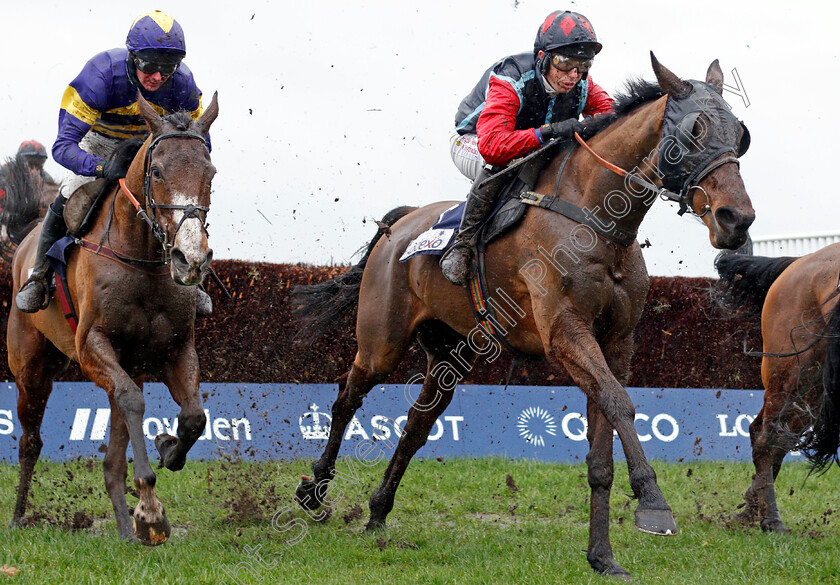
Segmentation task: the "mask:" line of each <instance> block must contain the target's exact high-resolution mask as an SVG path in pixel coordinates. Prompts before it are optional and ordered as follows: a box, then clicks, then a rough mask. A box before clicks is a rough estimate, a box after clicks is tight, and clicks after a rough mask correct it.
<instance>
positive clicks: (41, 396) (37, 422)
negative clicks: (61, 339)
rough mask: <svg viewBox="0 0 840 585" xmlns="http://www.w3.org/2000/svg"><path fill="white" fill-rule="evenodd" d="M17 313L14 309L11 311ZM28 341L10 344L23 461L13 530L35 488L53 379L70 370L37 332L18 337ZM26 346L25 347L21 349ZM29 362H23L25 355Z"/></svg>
mask: <svg viewBox="0 0 840 585" xmlns="http://www.w3.org/2000/svg"><path fill="white" fill-rule="evenodd" d="M12 312H13V313H14V312H15V309H12ZM19 335H20V336H21V337H24V336H25V337H26V339H18V340H17V341H16V343H14V344H10V347H9V349H10V352H11V353H12V356H11V358H12V359H11V360H10V361H11V362H13V363H14V366H13V367H14V369H15V370H16V373H15V382H16V384H17V387H18V392H19V394H18V407H17V411H18V419H19V420H20V425H21V429H22V432H21V436H20V443H19V449H18V456H19V459H20V482H19V484H18V493H17V501H16V502H15V509H14V513H13V514H12V526H20V525H21V521H22V520H23V517H24V516H25V515H26V503H27V499H28V497H29V489H30V486H31V484H32V475H33V473H34V471H35V464H36V463H37V462H38V457H39V456H40V455H41V447H42V446H43V441H42V440H41V422H42V421H43V420H44V411H45V409H46V407H47V400H48V399H49V397H50V393H51V392H52V386H53V378H54V377H55V376H56V374H58V373H59V372H61V371H62V370H63V369H64V368H66V367H67V364H68V360H67V358H66V357H64V355H62V354H61V353H60V352H59V351H58V350H57V349H56V348H55V346H54V345H52V344H51V343H50V342H48V341H47V340H46V339H45V338H44V336H43V335H41V334H40V333H38V332H35V331H31V332H28V333H27V332H23V331H21V332H20V333H19ZM21 344H24V345H25V346H26V347H25V348H23V347H21ZM26 353H28V355H29V358H28V359H27V360H26V361H23V359H21V358H23V356H24V354H26Z"/></svg>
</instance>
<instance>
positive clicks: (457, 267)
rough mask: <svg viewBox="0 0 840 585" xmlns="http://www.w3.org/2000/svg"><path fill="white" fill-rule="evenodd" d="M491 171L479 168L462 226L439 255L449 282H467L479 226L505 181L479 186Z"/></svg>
mask: <svg viewBox="0 0 840 585" xmlns="http://www.w3.org/2000/svg"><path fill="white" fill-rule="evenodd" d="M491 175H492V173H491V172H490V171H489V170H488V169H486V168H482V169H481V171H479V173H478V176H477V177H476V178H475V181H474V182H473V185H472V188H471V189H470V192H469V194H468V195H467V204H466V206H465V207H464V216H463V217H462V218H461V227H460V228H459V230H458V233H457V234H456V235H455V243H453V244H452V247H451V248H449V250H447V251H446V253H445V254H444V255H443V257H442V258H441V259H440V269H441V271H442V272H443V275H444V276H445V277H446V278H447V279H448V280H449V282H451V283H452V284H455V285H458V286H467V283H468V282H469V278H470V265H471V264H472V249H473V246H475V245H476V243H477V237H478V230H479V228H480V227H481V225H482V224H483V223H484V222H485V221H486V220H487V217H488V216H489V215H490V213H491V212H492V211H493V208H494V207H495V205H496V201H497V199H498V196H499V193H500V192H501V191H502V188H503V187H504V186H505V181H495V182H493V183H492V184H490V185H488V186H487V187H485V188H483V189H482V188H479V186H480V185H481V183H482V182H483V181H485V180H486V179H487V178H489V177H490V176H491Z"/></svg>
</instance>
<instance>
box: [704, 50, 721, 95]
mask: <svg viewBox="0 0 840 585" xmlns="http://www.w3.org/2000/svg"><path fill="white" fill-rule="evenodd" d="M706 83H708V84H709V85H711V86H712V87H714V88H715V89H716V90H717V92H718V93H719V94H721V95H723V70H722V69H721V68H720V63H718V60H717V59H715V60H714V61H712V64H711V65H709V70H708V71H706Z"/></svg>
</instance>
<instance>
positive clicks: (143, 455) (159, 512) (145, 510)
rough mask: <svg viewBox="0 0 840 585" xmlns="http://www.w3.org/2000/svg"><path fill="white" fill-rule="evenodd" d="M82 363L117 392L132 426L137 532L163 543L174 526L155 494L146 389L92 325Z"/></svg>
mask: <svg viewBox="0 0 840 585" xmlns="http://www.w3.org/2000/svg"><path fill="white" fill-rule="evenodd" d="M79 364H80V365H81V368H82V373H84V374H85V376H87V377H88V378H89V379H90V380H91V381H92V382H93V383H94V384H96V385H97V386H99V387H100V388H104V389H105V391H106V392H107V393H108V394H109V396H113V400H114V402H115V403H116V405H117V408H118V410H119V411H120V416H121V417H122V418H123V420H124V421H125V424H126V427H127V429H128V436H129V439H130V441H131V447H132V451H133V452H134V486H135V488H136V489H137V493H138V495H139V497H140V502H139V503H138V504H137V506H136V507H135V509H134V534H135V535H136V536H137V538H139V539H140V542H142V543H143V544H146V545H157V544H162V543H164V542H166V540H167V539H168V538H169V532H170V526H169V521H168V520H167V519H166V513H165V512H164V510H163V505H161V503H160V502H159V501H158V499H157V496H156V494H155V482H156V481H157V477H156V476H155V472H154V471H153V470H152V466H151V465H150V463H149V455H148V453H147V452H146V440H145V436H144V435H143V414H144V412H145V410H146V402H145V400H144V399H143V391H142V390H141V389H140V388H139V387H138V386H137V384H135V383H134V381H133V380H132V379H131V378H130V377H129V376H128V374H127V373H126V372H125V371H124V370H123V369H122V368H121V367H120V365H119V359H118V357H117V354H116V351H115V350H114V347H113V346H112V345H111V342H110V341H109V340H108V338H107V337H106V336H105V334H104V332H102V331H101V330H99V329H98V328H92V329H90V330H89V331H88V332H87V335H86V336H85V338H84V341H83V342H82V343H81V344H79Z"/></svg>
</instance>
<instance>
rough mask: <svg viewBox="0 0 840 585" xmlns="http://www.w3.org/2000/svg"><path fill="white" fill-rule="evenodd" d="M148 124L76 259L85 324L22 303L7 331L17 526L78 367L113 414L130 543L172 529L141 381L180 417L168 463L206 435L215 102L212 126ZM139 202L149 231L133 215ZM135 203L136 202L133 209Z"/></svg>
mask: <svg viewBox="0 0 840 585" xmlns="http://www.w3.org/2000/svg"><path fill="white" fill-rule="evenodd" d="M138 102H139V107H140V113H141V114H142V116H143V118H144V119H145V121H146V123H147V125H148V126H149V128H150V130H151V135H150V136H149V138H148V139H147V140H146V141H145V143H144V144H143V146H142V147H140V150H139V152H138V153H137V154H136V156H135V157H134V159H133V162H132V163H131V166H130V168H129V170H128V174H127V176H126V178H125V181H124V185H122V186H117V185H114V188H113V189H112V190H111V191H110V193H109V194H108V195H106V199H105V201H104V203H103V204H102V205H101V207H100V208H99V212H98V216H97V218H96V221H95V224H94V225H93V227H92V229H91V230H90V232H88V233H87V234H86V236H84V237H83V238H82V239H81V240H80V241H81V242H82V245H80V246H76V247H75V248H74V249H72V251H71V252H70V253H69V256H68V263H67V280H68V284H69V290H70V294H71V298H72V301H73V303H74V305H75V308H76V312H77V315H78V322H77V328H76V331H75V332H74V331H73V328H72V327H71V325H70V324H68V321H67V320H66V319H65V316H64V312H63V310H62V308H61V306H60V304H59V303H58V302H57V301H56V300H55V299H53V302H51V303H50V305H49V307H48V308H47V309H45V310H42V311H39V312H37V313H32V314H26V313H22V312H20V311H19V310H18V309H17V308H16V307H15V303H14V301H12V303H11V307H12V309H11V314H10V315H9V324H8V331H7V343H8V348H9V365H10V367H11V370H12V373H13V374H14V375H15V381H16V383H17V387H18V390H19V397H18V417H19V419H20V423H21V426H22V429H23V433H22V435H21V438H20V449H19V456H20V484H19V487H18V496H17V502H16V504H15V509H14V515H13V517H12V525H13V526H18V525H20V524H21V522H22V520H23V518H24V515H25V513H26V502H27V497H28V493H29V488H30V483H31V479H32V474H33V470H34V467H35V463H36V462H37V460H38V456H39V454H40V451H41V446H42V440H41V434H40V427H41V421H42V420H43V415H44V410H45V408H46V405H47V400H48V398H49V396H50V393H51V391H52V384H53V379H54V378H55V376H56V375H58V374H59V373H60V372H62V371H63V370H64V369H65V368H66V367H67V365H68V364H69V361H70V360H74V361H77V362H78V363H79V365H80V367H81V371H82V373H83V374H84V375H85V376H86V377H87V378H89V379H90V380H91V381H93V382H94V383H96V385H97V386H99V387H101V388H104V389H105V391H106V393H107V394H108V399H109V401H110V404H111V430H110V439H109V442H108V450H107V453H106V454H105V460H104V468H105V486H106V488H107V491H108V495H109V496H110V498H111V502H112V504H113V507H114V513H115V515H116V520H117V528H118V530H119V534H120V536H121V537H122V538H126V539H133V538H134V536H135V535H136V537H137V538H139V539H140V541H141V542H143V543H144V544H149V545H154V544H160V543H162V542H165V541H166V539H167V538H168V536H169V532H170V527H169V522H168V520H167V518H166V514H165V512H164V510H163V506H162V505H161V503H160V502H159V501H158V499H157V496H156V494H155V482H156V476H155V473H154V471H153V470H152V467H151V464H150V462H149V456H148V454H147V451H146V443H145V438H144V434H143V413H144V409H145V402H144V399H143V379H144V376H145V375H152V376H155V377H157V378H158V379H160V380H161V381H163V382H164V383H165V384H166V385H167V387H168V388H169V391H170V393H171V394H172V397H173V399H174V400H175V402H176V403H178V405H179V406H180V407H181V411H180V414H179V415H178V428H177V435H178V436H177V437H173V436H170V435H165V434H162V435H158V436H157V437H156V439H155V445H156V447H157V449H158V451H159V452H160V456H161V463H162V465H163V466H165V467H167V468H168V469H171V470H179V469H181V468H182V467H183V466H184V463H185V461H186V455H187V452H188V451H189V449H190V448H191V447H192V445H193V444H194V443H195V441H196V440H197V439H198V437H199V436H200V435H201V432H202V431H203V429H204V425H205V415H204V412H203V410H202V407H201V398H200V395H199V392H198V388H199V365H198V357H197V354H196V350H195V341H194V339H195V331H194V325H195V295H196V289H195V285H198V284H200V283H201V280H202V279H203V277H204V276H205V275H206V274H207V272H208V271H209V270H210V262H211V260H212V250H210V248H209V244H208V240H207V229H206V214H207V212H208V210H209V206H210V189H211V181H212V179H213V175H214V174H215V172H216V169H215V168H214V167H213V165H212V163H211V162H210V154H209V152H208V150H207V147H206V144H205V136H206V135H207V132H208V131H209V129H210V125H211V124H212V123H213V121H214V120H215V119H216V116H217V115H218V111H219V110H218V104H217V100H216V96H215V95H214V96H213V100H212V102H211V103H210V105H209V106H208V108H207V110H206V111H205V112H204V113H203V115H202V116H201V117H200V118H199V119H197V120H192V119H190V116H189V114H186V113H175V114H169V115H167V116H164V117H161V116H159V115H158V114H157V112H155V110H154V109H153V108H152V106H151V105H149V104H148V102H146V101H145V100H144V99H143V98H142V96H140V97H139V98H138ZM133 193H138V194H141V193H142V194H143V197H142V199H141V201H140V202H139V203H138V205H140V207H141V209H142V210H143V211H144V213H145V216H144V217H145V218H146V219H147V221H145V222H144V221H142V220H141V219H140V216H139V215H138V211H137V209H136V208H135V206H134V203H132V201H131V199H132V198H134V196H133ZM134 199H135V201H136V198H134ZM37 242H38V230H37V229H36V230H35V231H33V232H32V233H30V235H29V236H27V238H26V239H25V240H24V241H23V243H22V244H21V245H20V247H19V248H18V250H17V253H16V255H15V258H14V262H13V265H12V273H13V278H14V290H18V287H19V286H20V284H21V282H23V281H25V280H26V277H27V270H28V269H29V267H30V266H32V265H33V263H34V260H35V258H34V255H35V253H36V248H37ZM129 441H130V442H131V446H132V450H133V452H134V486H135V488H136V490H137V493H138V495H139V497H140V502H139V503H138V505H137V506H136V507H135V509H134V515H133V516H134V517H133V525H132V518H131V516H130V514H129V511H128V507H127V505H126V499H125V481H126V477H127V469H128V466H127V462H126V448H127V447H128V443H129Z"/></svg>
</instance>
